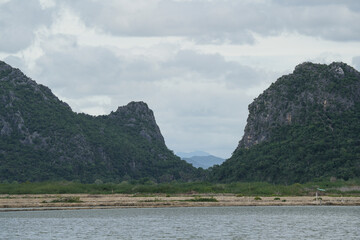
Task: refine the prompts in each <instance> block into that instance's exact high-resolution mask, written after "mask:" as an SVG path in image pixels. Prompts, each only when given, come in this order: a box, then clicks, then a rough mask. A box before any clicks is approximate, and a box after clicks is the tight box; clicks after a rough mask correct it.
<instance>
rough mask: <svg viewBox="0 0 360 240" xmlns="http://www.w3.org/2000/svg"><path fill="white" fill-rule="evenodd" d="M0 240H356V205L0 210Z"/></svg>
mask: <svg viewBox="0 0 360 240" xmlns="http://www.w3.org/2000/svg"><path fill="white" fill-rule="evenodd" d="M0 239H69V240H70V239H360V207H329V206H316V207H211V208H209V207H204V208H143V209H140V208H138V209H107V210H64V211H34V212H28V211H20V212H0Z"/></svg>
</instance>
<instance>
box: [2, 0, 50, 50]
mask: <svg viewBox="0 0 360 240" xmlns="http://www.w3.org/2000/svg"><path fill="white" fill-rule="evenodd" d="M51 20H52V10H51V9H46V10H43V9H41V6H40V4H39V2H38V1H37V0H26V1H22V0H12V1H9V2H6V3H3V4H0V29H1V30H0V51H3V52H7V53H13V52H17V51H19V50H21V49H23V48H26V47H28V46H29V45H30V44H31V43H32V41H33V39H34V37H35V30H36V29H37V28H38V27H40V26H48V25H50V24H51Z"/></svg>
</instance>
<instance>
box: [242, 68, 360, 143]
mask: <svg viewBox="0 0 360 240" xmlns="http://www.w3.org/2000/svg"><path fill="white" fill-rule="evenodd" d="M304 76H307V77H304ZM346 76H353V77H354V78H360V73H359V72H357V71H356V70H355V69H354V68H352V67H350V66H348V65H346V64H345V63H332V64H330V65H328V66H327V65H322V64H313V63H309V62H306V63H302V64H299V65H298V66H296V67H295V70H294V72H293V73H292V74H289V75H285V76H282V77H281V78H279V79H278V80H277V81H276V82H275V83H273V84H272V85H271V86H270V87H269V88H268V89H267V90H265V91H264V92H263V93H262V94H260V95H259V97H257V98H256V99H255V100H254V101H253V102H252V103H251V104H250V105H249V115H248V119H247V124H246V127H245V130H244V136H243V138H242V139H241V141H240V142H239V145H238V148H241V147H245V148H249V147H251V146H253V145H255V144H258V143H261V142H263V141H266V140H267V139H268V138H269V137H270V132H271V129H272V128H274V127H278V126H283V125H291V124H301V122H302V121H305V120H306V118H307V117H308V115H307V114H306V112H312V111H313V110H311V109H310V108H314V107H315V108H319V109H321V110H322V111H333V110H336V111H340V112H341V111H345V110H347V109H349V108H351V107H353V106H354V103H355V102H359V101H360V81H354V82H352V83H351V84H350V83H349V85H348V86H347V90H348V93H347V94H343V93H340V92H338V91H337V89H334V88H333V87H332V86H335V83H337V81H343V79H345V77H346ZM289 83H292V84H289ZM300 83H301V84H300ZM344 84H345V83H344ZM320 107H321V108H320ZM328 127H329V129H331V128H332V126H331V125H329V126H328Z"/></svg>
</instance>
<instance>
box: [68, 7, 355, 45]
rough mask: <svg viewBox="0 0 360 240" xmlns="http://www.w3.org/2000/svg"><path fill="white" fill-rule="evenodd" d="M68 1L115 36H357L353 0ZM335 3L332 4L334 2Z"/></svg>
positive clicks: (203, 39) (248, 39)
mask: <svg viewBox="0 0 360 240" xmlns="http://www.w3.org/2000/svg"><path fill="white" fill-rule="evenodd" d="M289 2H292V1H260V2H258V1H235V0H233V1H134V2H132V3H131V4H130V6H127V4H129V3H128V2H126V1H125V2H124V1H111V0H108V1H92V2H87V4H86V5H84V4H82V2H79V1H67V6H70V7H71V8H73V9H75V10H76V11H77V12H78V13H79V14H80V15H81V16H82V19H83V20H84V21H85V23H86V24H87V25H89V26H91V27H97V28H100V29H103V30H105V31H107V32H109V33H112V34H115V35H119V36H143V37H149V36H180V37H186V38H189V39H192V40H194V41H195V42H198V43H213V44H222V43H236V44H244V43H248V44H249V43H250V44H251V43H253V42H254V37H253V34H254V33H256V34H259V35H262V36H272V35H277V34H280V33H283V32H299V33H301V34H305V35H310V36H316V37H321V38H324V39H330V40H336V41H350V40H359V39H360V25H358V24H355V23H357V22H360V15H359V14H360V13H357V12H354V11H353V10H355V9H357V8H358V6H359V3H356V1H341V2H340V1H330V2H329V4H326V2H325V1H320V2H319V3H318V4H314V3H313V2H318V1H307V2H305V3H301V2H300V1H294V3H293V4H291V3H289ZM335 3H336V4H335Z"/></svg>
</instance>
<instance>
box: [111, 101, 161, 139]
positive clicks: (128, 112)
mask: <svg viewBox="0 0 360 240" xmlns="http://www.w3.org/2000/svg"><path fill="white" fill-rule="evenodd" d="M109 117H110V118H113V119H119V121H121V122H122V124H124V126H127V127H129V128H135V129H138V130H139V131H138V134H139V135H140V136H142V137H144V138H145V139H147V140H148V141H149V142H151V141H157V142H159V143H162V144H165V141H164V138H163V136H162V134H161V132H160V128H159V126H158V125H157V124H156V121H155V117H154V113H153V111H152V110H151V109H149V107H148V105H147V104H146V103H144V102H130V103H129V104H128V105H126V106H122V107H119V108H118V109H117V110H116V112H113V113H111V114H110V115H109Z"/></svg>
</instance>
